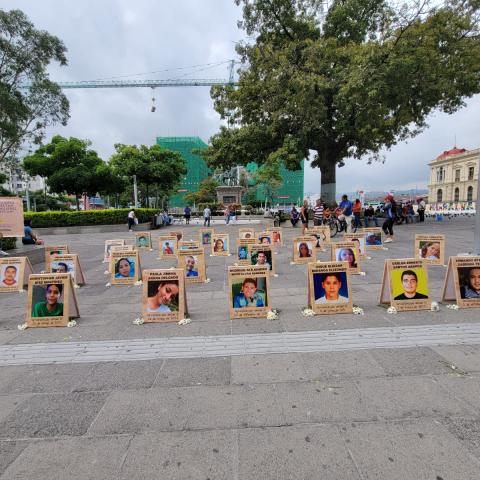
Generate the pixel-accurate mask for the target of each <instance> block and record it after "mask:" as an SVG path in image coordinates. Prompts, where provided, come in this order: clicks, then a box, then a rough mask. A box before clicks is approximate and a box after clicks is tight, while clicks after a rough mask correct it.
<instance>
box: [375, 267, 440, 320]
mask: <svg viewBox="0 0 480 480" xmlns="http://www.w3.org/2000/svg"><path fill="white" fill-rule="evenodd" d="M379 303H380V304H390V305H391V306H392V307H395V308H396V310H397V311H399V312H402V311H411V310H430V308H431V300H430V293H429V286H428V271H427V268H426V265H425V263H424V262H423V260H418V259H416V258H405V259H395V260H392V259H387V260H385V265H384V268H383V276H382V286H381V290H380V301H379Z"/></svg>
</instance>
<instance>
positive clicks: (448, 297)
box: [442, 256, 480, 308]
mask: <svg viewBox="0 0 480 480" xmlns="http://www.w3.org/2000/svg"><path fill="white" fill-rule="evenodd" d="M442 301H443V302H448V301H456V303H457V305H458V306H459V308H479V307H480V257H478V256H472V257H450V258H449V260H448V266H447V272H446V274H445V280H444V283H443V293H442Z"/></svg>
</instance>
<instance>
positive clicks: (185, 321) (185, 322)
mask: <svg viewBox="0 0 480 480" xmlns="http://www.w3.org/2000/svg"><path fill="white" fill-rule="evenodd" d="M189 323H192V319H191V318H188V317H185V318H182V319H181V320H180V321H179V322H178V325H188V324H189Z"/></svg>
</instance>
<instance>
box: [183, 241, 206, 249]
mask: <svg viewBox="0 0 480 480" xmlns="http://www.w3.org/2000/svg"><path fill="white" fill-rule="evenodd" d="M198 248H202V247H201V246H200V242H199V241H198V240H180V241H179V242H178V250H197V249H198Z"/></svg>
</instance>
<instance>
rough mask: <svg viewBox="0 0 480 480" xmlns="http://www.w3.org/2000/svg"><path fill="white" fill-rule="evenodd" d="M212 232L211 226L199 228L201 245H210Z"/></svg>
mask: <svg viewBox="0 0 480 480" xmlns="http://www.w3.org/2000/svg"><path fill="white" fill-rule="evenodd" d="M213 232H214V229H213V228H201V229H200V230H199V232H198V236H199V241H200V245H201V246H202V247H211V245H212V236H213Z"/></svg>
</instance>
